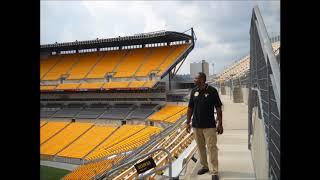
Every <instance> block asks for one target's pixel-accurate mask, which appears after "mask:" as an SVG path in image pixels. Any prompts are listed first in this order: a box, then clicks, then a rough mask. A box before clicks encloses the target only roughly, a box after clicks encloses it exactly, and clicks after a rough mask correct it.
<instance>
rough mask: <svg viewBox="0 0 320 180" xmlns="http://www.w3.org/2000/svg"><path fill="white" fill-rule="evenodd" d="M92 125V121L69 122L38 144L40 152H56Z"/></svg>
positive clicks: (52, 153) (46, 153)
mask: <svg viewBox="0 0 320 180" xmlns="http://www.w3.org/2000/svg"><path fill="white" fill-rule="evenodd" d="M92 126H93V124H92V123H71V124H70V125H68V126H67V127H66V128H64V129H63V130H62V131H61V132H59V133H58V134H56V135H55V136H54V137H52V138H51V139H50V140H48V141H46V142H45V143H44V144H42V145H41V146H40V153H41V154H45V155H55V154H57V153H58V152H59V151H61V150H62V149H63V148H65V147H66V146H67V145H69V144H70V143H72V142H73V141H74V140H76V139H77V138H78V137H79V136H81V135H82V134H83V133H84V132H85V131H87V130H88V129H89V128H91V127H92ZM44 132H45V131H44Z"/></svg>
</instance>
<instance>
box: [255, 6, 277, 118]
mask: <svg viewBox="0 0 320 180" xmlns="http://www.w3.org/2000/svg"><path fill="white" fill-rule="evenodd" d="M253 11H254V13H255V15H256V20H255V25H256V27H258V28H257V32H258V34H259V37H260V43H261V47H263V48H262V51H263V54H264V56H265V58H264V59H265V60H266V63H268V62H269V64H270V68H271V70H272V74H270V79H271V83H272V88H273V92H274V96H275V99H276V103H277V107H278V111H279V114H280V90H281V89H280V67H279V65H278V63H277V60H276V56H275V54H274V52H273V49H272V47H271V46H270V45H269V44H271V42H270V39H269V36H268V33H267V28H266V26H265V24H264V21H263V19H262V16H261V13H260V11H259V8H258V6H255V7H254V8H253ZM268 45H269V46H268Z"/></svg>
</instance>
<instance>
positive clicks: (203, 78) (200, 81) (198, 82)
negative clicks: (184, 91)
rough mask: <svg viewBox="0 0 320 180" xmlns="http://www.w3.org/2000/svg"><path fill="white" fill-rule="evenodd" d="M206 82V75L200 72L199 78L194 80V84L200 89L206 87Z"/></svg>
mask: <svg viewBox="0 0 320 180" xmlns="http://www.w3.org/2000/svg"><path fill="white" fill-rule="evenodd" d="M206 80H207V76H206V74H205V73H203V72H199V73H198V76H196V77H195V78H194V84H195V85H196V86H198V87H199V86H202V85H204V84H205V83H206Z"/></svg>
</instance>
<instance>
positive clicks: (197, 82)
mask: <svg viewBox="0 0 320 180" xmlns="http://www.w3.org/2000/svg"><path fill="white" fill-rule="evenodd" d="M193 81H194V84H195V85H196V86H200V85H201V84H202V81H203V80H202V79H201V78H200V77H199V75H198V76H196V77H195V78H194V80H193Z"/></svg>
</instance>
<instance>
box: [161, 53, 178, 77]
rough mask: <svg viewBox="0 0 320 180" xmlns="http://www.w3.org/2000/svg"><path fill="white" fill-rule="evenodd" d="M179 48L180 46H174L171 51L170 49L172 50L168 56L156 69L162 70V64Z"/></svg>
mask: <svg viewBox="0 0 320 180" xmlns="http://www.w3.org/2000/svg"><path fill="white" fill-rule="evenodd" d="M177 48H178V47H174V48H172V49H171V51H170V52H169V53H168V55H167V56H166V58H164V59H163V61H162V62H161V63H160V64H159V66H158V67H157V68H156V70H157V71H158V72H160V67H161V66H162V64H164V63H165V62H166V61H167V60H168V58H169V57H170V56H171V54H172V53H173V52H174V51H175V50H176V49H177Z"/></svg>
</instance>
